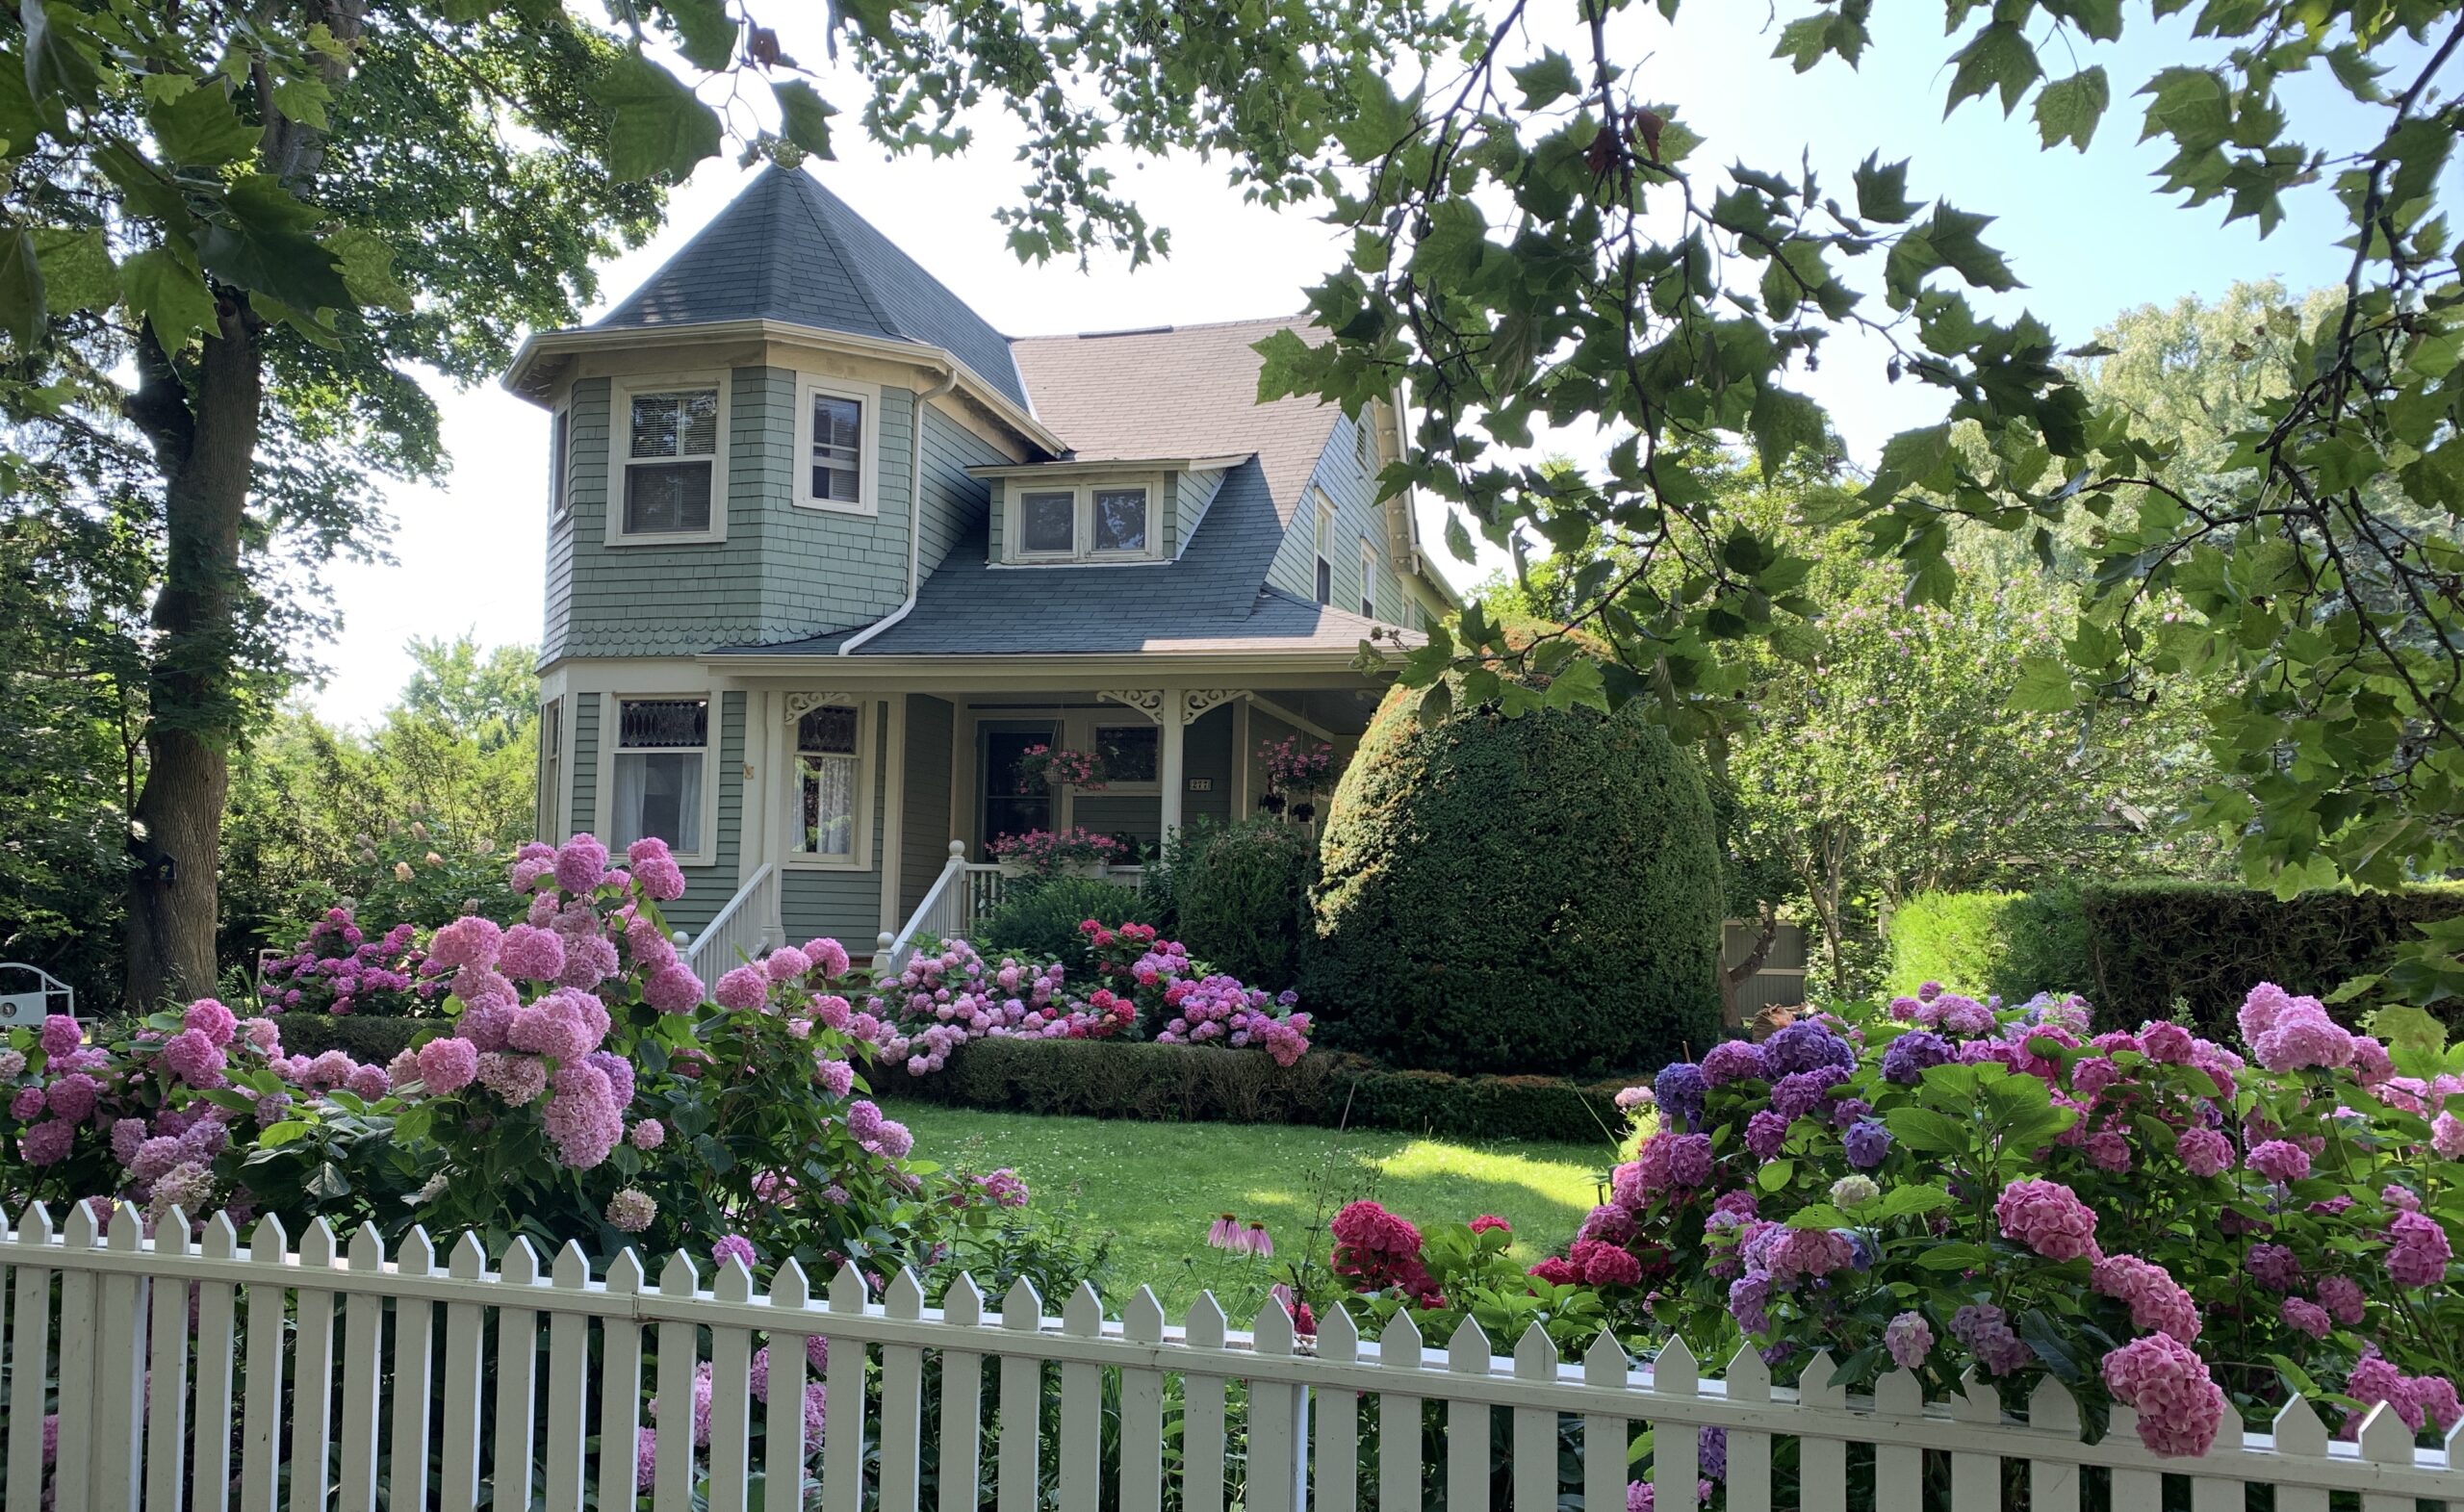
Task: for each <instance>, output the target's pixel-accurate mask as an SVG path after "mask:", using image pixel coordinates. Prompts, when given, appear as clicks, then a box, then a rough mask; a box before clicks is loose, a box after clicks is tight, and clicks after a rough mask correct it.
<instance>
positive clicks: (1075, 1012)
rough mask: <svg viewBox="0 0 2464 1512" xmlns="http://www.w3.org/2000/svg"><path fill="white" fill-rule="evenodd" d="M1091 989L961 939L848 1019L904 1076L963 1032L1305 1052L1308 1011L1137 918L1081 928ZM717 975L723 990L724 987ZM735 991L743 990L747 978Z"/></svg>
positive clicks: (944, 1051)
mask: <svg viewBox="0 0 2464 1512" xmlns="http://www.w3.org/2000/svg"><path fill="white" fill-rule="evenodd" d="M1078 928H1079V932H1080V933H1081V934H1083V935H1086V936H1087V941H1088V945H1089V953H1090V956H1091V959H1092V961H1094V968H1095V984H1096V985H1095V986H1094V987H1093V989H1092V990H1091V991H1085V993H1084V995H1083V996H1082V995H1080V992H1079V991H1078V990H1074V989H1073V988H1072V987H1071V985H1070V984H1069V983H1068V982H1067V981H1066V980H1065V974H1064V972H1063V969H1062V967H1061V966H1060V964H1059V963H1057V962H1044V963H1041V964H1038V963H1035V962H1031V961H1020V960H1018V959H1016V958H1014V957H1004V958H1003V959H1001V960H1000V961H986V960H985V959H984V958H983V956H982V955H980V954H979V953H978V952H977V951H976V949H975V947H974V946H972V945H970V944H968V943H967V942H966V941H964V940H944V941H942V942H941V945H940V947H939V948H938V949H937V950H933V951H919V952H917V953H916V954H915V955H913V956H911V957H910V958H909V959H908V960H907V961H906V962H905V963H904V964H903V965H901V966H900V968H899V970H898V971H897V973H896V974H894V975H892V976H888V977H886V978H884V979H882V980H881V981H880V982H879V983H878V984H876V985H875V987H874V988H873V990H872V991H871V993H870V994H868V995H867V996H866V997H865V998H864V1000H863V1006H862V1009H861V1011H860V1012H858V1013H857V1014H856V1015H855V1020H854V1021H855V1024H856V1029H855V1032H856V1034H857V1035H858V1036H859V1037H860V1038H864V1039H867V1040H869V1041H871V1042H872V1043H873V1044H874V1045H876V1046H877V1047H878V1048H879V1050H880V1052H881V1054H882V1055H883V1056H884V1057H885V1058H886V1059H887V1060H889V1061H892V1062H895V1063H899V1064H904V1065H905V1066H906V1067H907V1071H908V1074H910V1075H911V1076H929V1075H931V1074H932V1073H934V1072H936V1071H938V1070H940V1069H941V1068H942V1067H943V1066H945V1065H946V1064H949V1057H950V1052H951V1051H953V1050H955V1049H957V1048H958V1047H959V1046H960V1045H962V1044H964V1043H966V1042H967V1041H968V1040H970V1039H987V1038H995V1039H997V1038H1010V1039H1114V1038H1129V1039H1135V1038H1144V1037H1149V1036H1151V1038H1154V1039H1156V1040H1157V1041H1159V1042H1161V1043H1165V1044H1196V1045H1215V1046H1219V1047H1220V1048H1223V1049H1227V1050H1243V1049H1256V1050H1261V1051H1264V1052H1266V1053H1267V1054H1268V1055H1270V1056H1272V1057H1273V1058H1274V1060H1275V1063H1276V1064H1279V1065H1290V1064H1293V1063H1294V1062H1296V1061H1297V1060H1299V1059H1300V1057H1301V1056H1302V1055H1304V1054H1306V1053H1307V1051H1308V1049H1309V1027H1310V1021H1309V1015H1308V1014H1307V1013H1301V1012H1293V1010H1292V1005H1293V1003H1294V1002H1295V1001H1296V998H1295V996H1294V994H1292V993H1289V992H1287V993H1285V994H1284V995H1283V996H1282V997H1281V998H1272V997H1270V996H1269V995H1268V994H1266V993H1264V992H1262V991H1259V990H1258V989H1256V988H1254V987H1245V986H1243V985H1242V984H1241V983H1240V982H1238V981H1236V980H1235V979H1233V978H1231V977H1228V976H1224V975H1222V974H1220V973H1218V972H1210V971H1208V970H1207V969H1206V968H1205V966H1204V965H1203V964H1201V963H1199V962H1196V961H1192V960H1191V959H1190V957H1189V953H1188V952H1187V951H1186V950H1184V949H1182V948H1181V946H1180V945H1179V944H1178V943H1177V942H1175V941H1172V940H1166V939H1160V938H1158V937H1157V935H1156V933H1155V931H1154V929H1153V928H1152V927H1151V926H1148V925H1144V924H1124V925H1121V926H1120V927H1118V928H1117V929H1115V928H1110V927H1107V926H1105V925H1102V924H1099V923H1097V922H1096V921H1094V920H1093V919H1089V920H1087V921H1085V922H1084V923H1082V924H1080V925H1079V926H1078ZM729 990H730V987H729V983H728V981H727V979H725V978H722V979H721V981H720V984H719V997H720V1000H721V1001H722V1002H724V1001H726V999H727V997H728V995H729ZM742 990H744V991H747V992H750V991H752V990H753V985H752V983H751V982H750V980H749V979H748V981H747V982H746V983H745V984H743V987H742Z"/></svg>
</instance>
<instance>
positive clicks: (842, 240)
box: [591, 164, 1032, 409]
mask: <svg viewBox="0 0 2464 1512" xmlns="http://www.w3.org/2000/svg"><path fill="white" fill-rule="evenodd" d="M720 320H785V321H789V322H791V323H794V324H798V325H809V326H813V327H815V328H817V329H820V330H828V331H845V332H848V333H850V334H852V335H857V336H871V337H877V338H879V339H881V340H885V341H905V342H918V343H921V344H923V345H925V346H937V347H939V348H940V349H941V350H943V351H946V352H948V353H950V354H951V355H952V356H954V357H956V358H957V359H958V360H959V361H961V362H963V363H964V364H965V365H966V366H967V367H968V368H969V369H971V370H973V371H974V372H975V374H976V376H978V377H980V378H982V379H983V380H984V381H985V382H987V383H988V384H990V385H992V386H993V388H995V389H997V390H998V391H1000V393H1001V394H1002V396H1003V397H1007V398H1008V399H1010V400H1011V401H1012V402H1013V403H1015V404H1016V405H1018V407H1019V408H1021V409H1031V407H1032V406H1031V405H1030V402H1029V399H1028V397H1027V388H1026V385H1025V384H1024V383H1023V382H1022V381H1020V379H1019V375H1018V368H1017V364H1016V363H1015V362H1014V361H1012V360H1011V356H1010V341H1009V338H1008V337H1005V336H1003V335H1002V334H1001V333H1000V332H999V331H996V330H994V329H993V328H992V327H991V326H990V325H989V324H988V323H986V321H985V320H984V318H983V317H982V316H980V315H978V314H976V313H975V311H973V310H972V309H969V308H968V307H967V304H966V302H965V301H964V300H963V299H961V298H960V297H959V296H958V295H955V294H952V293H951V292H950V291H949V289H948V288H947V287H945V286H944V285H943V284H942V283H941V281H940V280H939V279H937V278H935V277H934V276H933V275H932V274H931V273H928V272H926V271H925V270H924V269H923V268H922V267H920V266H919V265H918V264H917V263H916V262H915V260H914V259H913V258H911V257H909V256H908V255H907V254H906V253H905V252H902V251H900V250H899V249H898V247H897V245H896V244H895V243H892V242H891V241H890V240H889V238H887V237H886V236H884V235H882V234H881V232H879V231H878V230H876V229H874V227H873V225H872V223H871V222H869V221H867V220H866V219H865V218H863V217H861V216H860V215H858V214H856V212H855V211H854V210H852V209H850V208H849V207H848V205H847V202H846V201H845V200H842V199H840V198H839V197H838V196H837V195H835V194H834V193H832V192H830V191H829V190H827V189H824V188H823V187H822V185H821V183H820V181H819V180H817V179H815V178H814V177H813V176H812V175H811V174H809V173H807V172H805V171H804V170H803V169H801V168H788V167H779V166H777V165H775V164H774V165H772V166H771V167H768V168H766V169H764V170H763V171H762V173H761V174H760V176H759V177H757V178H756V179H755V180H754V182H753V184H752V186H751V187H750V188H748V189H746V190H745V191H744V192H742V193H740V194H738V195H737V196H736V197H735V198H734V199H733V200H732V201H730V202H729V204H728V207H727V208H726V209H725V210H722V211H720V212H719V214H718V216H717V217H716V218H713V219H712V220H711V221H710V223H709V224H708V225H706V226H704V227H703V228H702V229H701V231H700V232H699V233H698V234H696V235H695V236H694V238H693V240H692V241H690V242H687V243H684V246H683V247H682V249H681V250H680V251H679V252H677V254H676V255H675V256H674V257H671V258H669V259H668V260H667V262H666V263H665V264H664V265H662V266H661V267H660V269H658V271H656V272H655V273H653V274H652V275H651V276H650V278H649V280H648V281H647V282H645V283H644V284H643V285H642V287H641V288H639V289H637V290H635V291H633V293H632V295H630V296H629V297H628V298H627V299H626V300H625V301H624V302H623V303H622V304H619V305H617V306H616V307H615V308H614V309H612V310H610V311H608V312H607V313H606V314H605V315H603V316H602V317H600V318H599V319H598V320H594V321H592V322H591V326H592V328H593V329H620V328H626V327H633V326H655V325H701V324H707V323H710V322H714V321H720Z"/></svg>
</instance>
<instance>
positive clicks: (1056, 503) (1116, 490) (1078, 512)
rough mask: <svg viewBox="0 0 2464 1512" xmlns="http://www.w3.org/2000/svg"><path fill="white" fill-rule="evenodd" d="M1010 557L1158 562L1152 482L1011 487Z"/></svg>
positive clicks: (1018, 484)
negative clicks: (1156, 557)
mask: <svg viewBox="0 0 2464 1512" xmlns="http://www.w3.org/2000/svg"><path fill="white" fill-rule="evenodd" d="M1010 488H1011V493H1010V496H1009V503H1008V505H1007V506H1006V513H1007V515H1008V517H1009V522H1010V523H1009V528H1008V535H1009V548H1008V553H1007V559H1009V560H1012V561H1017V562H1038V563H1046V562H1143V561H1152V560H1154V559H1155V555H1156V552H1155V542H1156V532H1155V518H1154V517H1155V499H1156V493H1157V489H1156V487H1155V485H1154V484H1153V483H1150V482H1146V481H1143V480H1142V481H1139V482H1134V483H1123V482H1111V481H1088V482H1084V483H1071V484H1065V485H1064V484H1050V483H1042V482H1040V481H1038V482H1027V481H1024V480H1021V481H1019V482H1014V483H1012V484H1011V485H1010Z"/></svg>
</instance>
